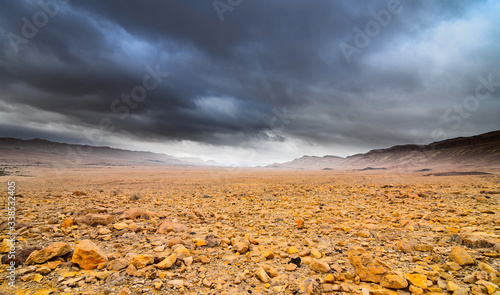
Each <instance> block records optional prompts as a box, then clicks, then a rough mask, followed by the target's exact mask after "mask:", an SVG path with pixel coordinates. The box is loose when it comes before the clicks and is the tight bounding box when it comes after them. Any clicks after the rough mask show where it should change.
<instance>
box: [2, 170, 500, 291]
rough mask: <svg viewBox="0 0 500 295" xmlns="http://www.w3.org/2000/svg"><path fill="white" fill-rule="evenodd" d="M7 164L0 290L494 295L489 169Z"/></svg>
mask: <svg viewBox="0 0 500 295" xmlns="http://www.w3.org/2000/svg"><path fill="white" fill-rule="evenodd" d="M17 172H18V173H17V174H14V175H5V176H1V177H0V178H1V179H2V185H3V187H2V194H3V196H4V198H3V200H2V203H1V206H2V207H1V210H2V212H4V213H3V214H2V215H1V218H2V219H1V232H0V235H1V238H2V244H1V247H0V250H1V252H2V253H3V254H2V255H3V256H2V263H3V264H2V265H1V270H0V271H1V282H0V284H1V285H0V294H38V295H41V294H120V295H125V294H227V295H233V294H234V295H236V294H363V295H398V294H399V295H405V294H415V295H421V294H433V295H439V294H443V295H444V294H454V295H467V294H474V295H483V294H484V295H486V294H489V295H492V294H494V295H499V294H500V289H499V285H500V210H499V196H500V195H499V194H500V176H499V174H498V172H495V173H492V174H491V175H464V176H436V175H427V174H426V172H414V171H392V170H385V171H344V172H342V171H328V170H326V171H325V170H319V171H299V170H280V169H269V168H241V169H230V168H194V167H178V168H174V167H170V168H165V167H158V166H154V165H151V166H144V167H140V166H81V167H76V166H75V167H68V168H61V169H57V170H55V169H53V168H47V167H35V166H31V167H20V168H19V170H17ZM11 181H15V222H16V224H15V226H14V228H10V227H9V224H8V221H9V220H8V216H9V215H8V214H7V212H8V209H9V204H8V199H7V197H8V185H7V182H11ZM10 205H12V204H10ZM11 209H12V208H11ZM11 237H15V243H14V245H12V242H11V241H12V239H11ZM13 248H15V251H14V252H12V251H11V249H13ZM9 251H10V254H12V255H10V256H9ZM12 263H15V264H16V266H17V267H16V268H15V271H13V272H11V271H10V266H11V264H12ZM12 282H13V283H12ZM12 285H14V287H12Z"/></svg>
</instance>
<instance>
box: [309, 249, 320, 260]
mask: <svg viewBox="0 0 500 295" xmlns="http://www.w3.org/2000/svg"><path fill="white" fill-rule="evenodd" d="M311 255H312V257H314V258H316V259H320V258H321V256H322V254H321V252H319V251H318V250H316V249H311Z"/></svg>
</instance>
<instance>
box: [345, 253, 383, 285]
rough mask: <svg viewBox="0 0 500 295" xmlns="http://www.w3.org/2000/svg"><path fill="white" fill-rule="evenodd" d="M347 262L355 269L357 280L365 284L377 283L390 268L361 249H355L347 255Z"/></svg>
mask: <svg viewBox="0 0 500 295" xmlns="http://www.w3.org/2000/svg"><path fill="white" fill-rule="evenodd" d="M347 255H348V259H349V262H350V263H351V265H352V266H353V267H354V268H355V269H356V273H357V274H358V276H359V278H360V279H361V280H362V281H365V282H373V283H379V282H380V280H381V279H382V277H383V276H384V275H385V274H387V273H388V272H389V271H390V270H391V268H390V267H389V266H387V265H386V264H385V263H383V262H381V261H380V260H378V259H375V258H373V256H372V255H370V254H368V253H366V252H365V250H363V249H362V248H359V247H355V248H353V249H351V250H349V252H348V253H347Z"/></svg>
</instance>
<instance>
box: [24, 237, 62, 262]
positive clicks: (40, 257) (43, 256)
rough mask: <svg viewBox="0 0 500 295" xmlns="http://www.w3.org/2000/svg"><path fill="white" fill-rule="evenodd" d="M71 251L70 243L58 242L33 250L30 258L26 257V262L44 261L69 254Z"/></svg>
mask: <svg viewBox="0 0 500 295" xmlns="http://www.w3.org/2000/svg"><path fill="white" fill-rule="evenodd" d="M70 251H71V247H70V245H69V244H68V243H65V242H57V243H54V244H52V245H50V246H48V247H46V248H43V249H42V250H38V251H33V252H32V253H31V254H30V256H29V257H28V259H26V264H27V265H30V264H33V263H44V262H45V261H47V260H49V259H52V258H54V257H58V256H62V255H65V254H68V253H69V252H70Z"/></svg>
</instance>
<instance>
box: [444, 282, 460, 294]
mask: <svg viewBox="0 0 500 295" xmlns="http://www.w3.org/2000/svg"><path fill="white" fill-rule="evenodd" d="M460 288H461V287H460V286H459V285H457V284H456V283H454V282H452V281H448V283H447V284H446V290H448V291H450V292H453V291H455V290H458V289H460Z"/></svg>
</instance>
